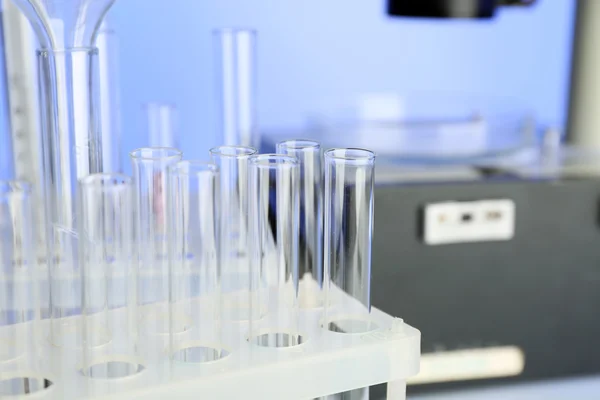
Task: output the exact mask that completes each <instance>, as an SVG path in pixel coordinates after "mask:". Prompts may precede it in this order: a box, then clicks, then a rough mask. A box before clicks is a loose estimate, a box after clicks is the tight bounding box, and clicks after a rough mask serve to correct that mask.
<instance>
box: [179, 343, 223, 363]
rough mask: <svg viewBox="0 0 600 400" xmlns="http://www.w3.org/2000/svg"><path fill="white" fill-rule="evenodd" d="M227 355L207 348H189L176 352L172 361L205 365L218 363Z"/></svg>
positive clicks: (219, 350) (221, 350) (212, 348)
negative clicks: (213, 362)
mask: <svg viewBox="0 0 600 400" xmlns="http://www.w3.org/2000/svg"><path fill="white" fill-rule="evenodd" d="M228 355H229V351H227V350H225V349H218V348H214V347H207V346H190V347H184V348H183V349H180V350H177V351H176V352H175V353H174V354H173V360H175V361H179V362H184V363H206V362H212V361H219V360H222V359H223V358H225V357H227V356H228Z"/></svg>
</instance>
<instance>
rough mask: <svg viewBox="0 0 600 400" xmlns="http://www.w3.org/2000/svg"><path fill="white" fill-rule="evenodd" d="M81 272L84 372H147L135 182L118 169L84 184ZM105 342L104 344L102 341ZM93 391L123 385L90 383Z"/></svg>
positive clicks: (108, 375)
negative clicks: (135, 233) (136, 245)
mask: <svg viewBox="0 0 600 400" xmlns="http://www.w3.org/2000/svg"><path fill="white" fill-rule="evenodd" d="M78 203H79V206H78V211H79V213H80V218H79V232H80V244H79V255H80V259H81V271H82V296H83V302H82V312H81V318H82V325H83V329H82V340H81V343H82V346H83V357H82V358H83V362H82V369H81V372H82V374H83V375H85V376H88V377H90V378H92V379H114V378H123V377H127V376H130V375H134V374H136V373H139V372H141V371H142V370H143V368H144V367H143V365H142V363H141V360H140V354H139V347H138V345H137V341H138V336H139V335H138V333H137V329H138V320H137V317H138V315H137V291H136V279H137V263H136V262H135V259H134V250H133V246H134V242H133V240H132V238H133V219H132V218H131V215H132V213H133V182H132V179H131V178H130V177H128V176H124V175H121V174H117V173H112V174H109V173H104V174H92V175H89V176H87V177H85V178H82V179H81V180H80V182H79V197H78ZM100 344H101V345H100ZM89 390H90V393H91V394H93V395H101V394H109V393H111V392H115V391H117V390H118V387H110V386H103V387H102V388H100V389H99V388H96V387H95V386H94V385H90V387H89Z"/></svg>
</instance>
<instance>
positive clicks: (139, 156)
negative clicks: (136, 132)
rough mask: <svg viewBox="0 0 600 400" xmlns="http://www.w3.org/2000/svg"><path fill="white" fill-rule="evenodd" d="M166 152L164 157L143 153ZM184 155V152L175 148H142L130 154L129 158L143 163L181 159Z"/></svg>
mask: <svg viewBox="0 0 600 400" xmlns="http://www.w3.org/2000/svg"><path fill="white" fill-rule="evenodd" d="M146 151H148V152H152V153H153V154H154V152H164V155H162V156H160V155H152V156H146V155H144V154H143V152H146ZM182 155H183V152H182V151H181V150H179V149H176V148H175V147H140V148H138V149H135V150H133V151H131V152H130V153H129V156H130V157H131V158H133V159H135V160H142V161H156V160H165V159H166V160H170V159H175V158H180V157H181V156H182Z"/></svg>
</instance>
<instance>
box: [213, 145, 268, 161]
mask: <svg viewBox="0 0 600 400" xmlns="http://www.w3.org/2000/svg"><path fill="white" fill-rule="evenodd" d="M224 150H229V152H226V151H224ZM209 153H210V155H211V156H221V157H229V158H244V157H252V156H254V155H255V154H256V153H258V150H256V149H255V148H254V147H250V146H234V145H223V146H217V147H213V148H212V149H210V150H209Z"/></svg>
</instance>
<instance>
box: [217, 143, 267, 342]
mask: <svg viewBox="0 0 600 400" xmlns="http://www.w3.org/2000/svg"><path fill="white" fill-rule="evenodd" d="M255 154H256V149H254V148H252V147H244V146H220V147H215V148H213V149H211V150H210V158H211V161H212V162H213V163H214V164H215V165H217V166H218V168H219V179H220V182H219V194H218V199H219V200H218V202H219V217H220V218H219V220H220V228H219V232H220V233H219V235H220V238H219V241H220V256H219V264H220V268H219V270H220V276H221V279H222V282H221V290H222V296H221V298H222V305H221V313H222V317H223V319H224V320H226V321H227V320H228V321H248V320H249V319H250V305H249V304H248V298H249V296H250V292H249V287H250V254H249V251H248V249H249V240H250V237H249V235H250V233H249V229H250V226H249V222H250V221H249V212H250V211H249V208H248V207H249V204H248V203H249V199H250V194H249V192H248V179H249V174H248V172H249V169H250V158H251V157H252V156H254V155H255ZM237 333H238V332H236V334H237Z"/></svg>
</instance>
